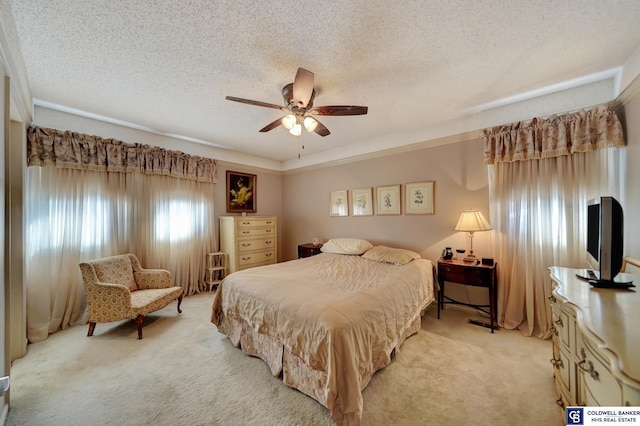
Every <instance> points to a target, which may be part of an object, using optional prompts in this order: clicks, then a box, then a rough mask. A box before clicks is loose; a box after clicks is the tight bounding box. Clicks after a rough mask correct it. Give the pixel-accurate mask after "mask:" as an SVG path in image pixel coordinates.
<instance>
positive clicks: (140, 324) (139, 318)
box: [136, 315, 144, 340]
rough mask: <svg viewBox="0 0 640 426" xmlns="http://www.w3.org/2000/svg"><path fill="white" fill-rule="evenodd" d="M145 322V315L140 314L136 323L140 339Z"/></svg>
mask: <svg viewBox="0 0 640 426" xmlns="http://www.w3.org/2000/svg"><path fill="white" fill-rule="evenodd" d="M143 322H144V315H138V317H137V318H136V324H137V325H138V340H140V339H142V323H143Z"/></svg>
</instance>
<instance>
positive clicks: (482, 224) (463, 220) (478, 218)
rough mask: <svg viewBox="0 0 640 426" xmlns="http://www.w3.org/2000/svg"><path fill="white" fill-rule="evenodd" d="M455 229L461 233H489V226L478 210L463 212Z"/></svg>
mask: <svg viewBox="0 0 640 426" xmlns="http://www.w3.org/2000/svg"><path fill="white" fill-rule="evenodd" d="M455 229H456V231H462V232H476V231H489V230H490V229H491V224H490V223H489V222H488V221H487V219H485V217H484V216H483V215H482V213H481V212H480V211H479V210H465V211H463V212H462V214H461V215H460V219H459V220H458V224H457V225H456V228H455Z"/></svg>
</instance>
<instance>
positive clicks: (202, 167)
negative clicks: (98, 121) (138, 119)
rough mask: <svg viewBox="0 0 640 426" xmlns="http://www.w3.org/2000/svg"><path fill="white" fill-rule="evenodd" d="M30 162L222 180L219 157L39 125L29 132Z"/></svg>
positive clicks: (33, 164) (205, 180) (52, 165)
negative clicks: (219, 170)
mask: <svg viewBox="0 0 640 426" xmlns="http://www.w3.org/2000/svg"><path fill="white" fill-rule="evenodd" d="M27 165H28V166H40V167H47V166H49V167H59V168H67V169H85V170H94V171H101V172H119V173H131V172H138V173H144V174H152V175H167V176H173V177H176V178H180V179H189V180H195V181H198V182H214V183H215V182H217V181H218V169H217V165H216V160H214V159H211V158H204V157H197V156H193V155H188V154H185V153H183V152H180V151H171V150H168V149H163V148H159V147H154V146H149V145H142V144H130V143H125V142H122V141H119V140H115V139H103V138H101V137H99V136H91V135H85V134H82V133H75V132H70V131H62V130H56V129H48V128H44V127H38V126H31V127H29V130H28V133H27Z"/></svg>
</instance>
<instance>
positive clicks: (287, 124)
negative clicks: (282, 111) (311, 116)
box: [282, 114, 298, 130]
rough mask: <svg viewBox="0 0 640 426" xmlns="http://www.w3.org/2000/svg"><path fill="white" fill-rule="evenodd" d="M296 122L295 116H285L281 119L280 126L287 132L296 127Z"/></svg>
mask: <svg viewBox="0 0 640 426" xmlns="http://www.w3.org/2000/svg"><path fill="white" fill-rule="evenodd" d="M297 121H298V120H297V119H296V116H295V115H293V114H287V115H285V116H284V117H282V126H284V128H285V129H287V130H291V129H293V127H294V126H295V125H296V123H297Z"/></svg>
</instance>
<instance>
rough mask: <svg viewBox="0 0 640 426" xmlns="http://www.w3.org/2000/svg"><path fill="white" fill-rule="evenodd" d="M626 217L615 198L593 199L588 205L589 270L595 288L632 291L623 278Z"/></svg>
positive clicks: (590, 279)
mask: <svg viewBox="0 0 640 426" xmlns="http://www.w3.org/2000/svg"><path fill="white" fill-rule="evenodd" d="M623 241H624V215H623V212H622V206H621V205H620V203H619V202H618V200H616V199H615V198H613V197H600V198H594V199H592V200H589V201H588V202H587V263H588V264H589V266H590V267H591V268H592V269H589V270H587V273H588V276H587V277H585V278H586V279H588V281H589V283H590V284H591V285H593V286H594V287H630V286H633V284H632V283H631V282H630V281H629V280H628V279H627V277H625V275H626V274H620V275H619V272H620V268H621V267H622V259H623V249H624V247H623Z"/></svg>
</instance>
